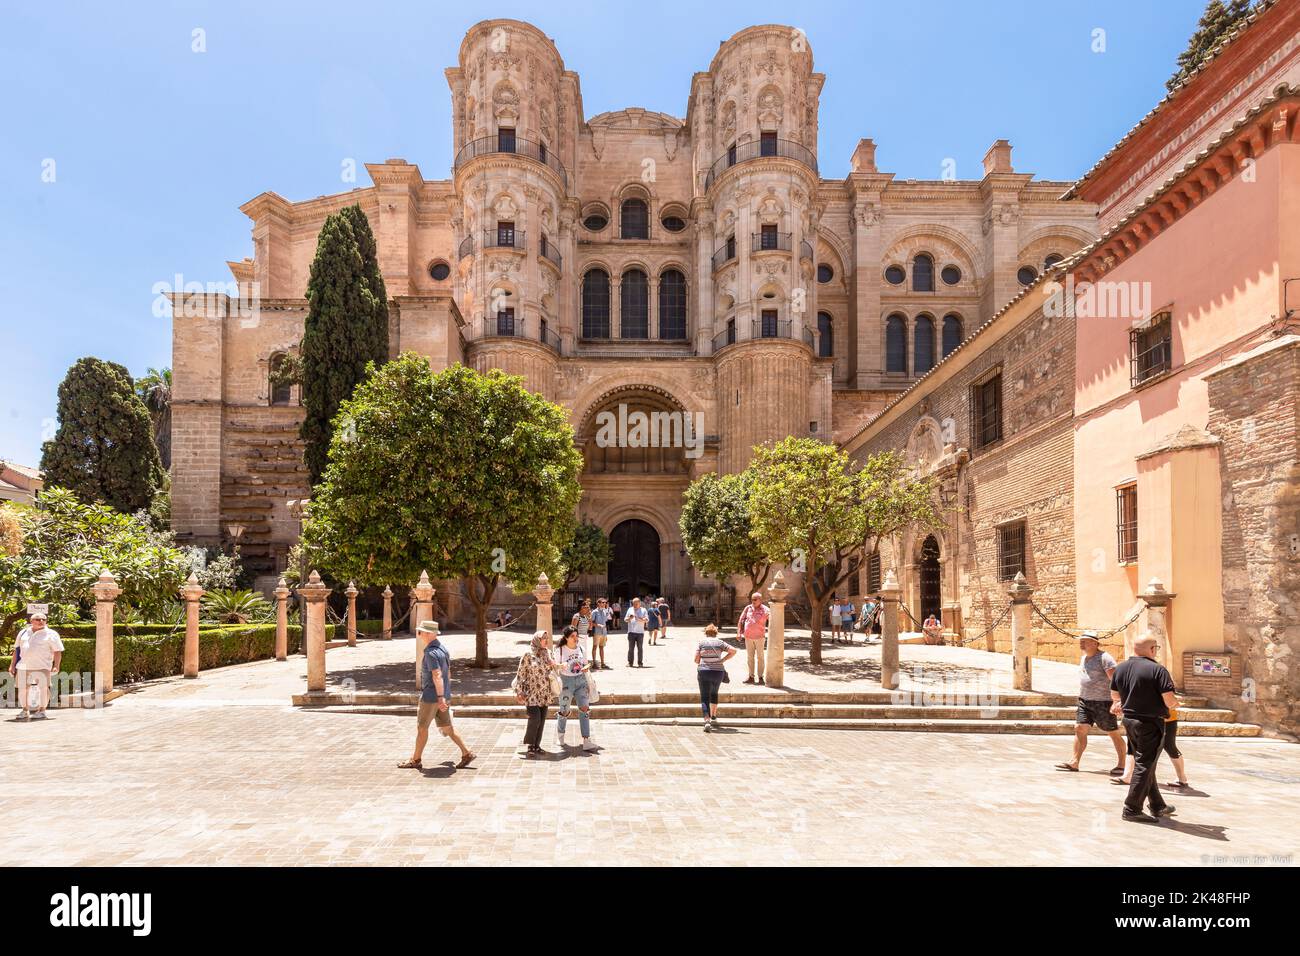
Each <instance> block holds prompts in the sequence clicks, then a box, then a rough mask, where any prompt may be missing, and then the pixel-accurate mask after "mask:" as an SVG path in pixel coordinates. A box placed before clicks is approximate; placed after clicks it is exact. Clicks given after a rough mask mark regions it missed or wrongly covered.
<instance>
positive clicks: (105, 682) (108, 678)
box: [91, 568, 122, 694]
mask: <svg viewBox="0 0 1300 956" xmlns="http://www.w3.org/2000/svg"><path fill="white" fill-rule="evenodd" d="M91 590H92V591H94V593H95V680H96V684H97V687H96V689H97V690H98V691H99V692H100V693H101V694H105V693H108V691H110V690H112V689H113V605H114V603H116V601H117V598H118V595H120V594H121V593H122V589H121V588H120V587H118V586H117V579H116V578H114V577H113V575H112V573H111V572H109V570H108V569H107V568H105V569H104V570H103V571H101V572H99V580H98V581H96V582H95V585H94V587H92V588H91Z"/></svg>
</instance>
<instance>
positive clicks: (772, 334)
mask: <svg viewBox="0 0 1300 956" xmlns="http://www.w3.org/2000/svg"><path fill="white" fill-rule="evenodd" d="M791 333H792V324H791V322H790V320H789V319H762V318H759V319H755V320H754V338H756V339H788V338H792V337H793V336H792V334H791Z"/></svg>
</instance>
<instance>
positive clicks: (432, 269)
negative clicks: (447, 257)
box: [429, 262, 451, 282]
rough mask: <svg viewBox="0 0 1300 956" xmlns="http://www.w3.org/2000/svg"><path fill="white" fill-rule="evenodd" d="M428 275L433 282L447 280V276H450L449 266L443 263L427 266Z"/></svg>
mask: <svg viewBox="0 0 1300 956" xmlns="http://www.w3.org/2000/svg"><path fill="white" fill-rule="evenodd" d="M429 275H431V276H432V277H433V279H434V281H435V282H441V281H442V280H443V279H445V278H447V276H449V275H451V266H449V265H447V263H445V262H435V263H434V264H433V265H431V266H429Z"/></svg>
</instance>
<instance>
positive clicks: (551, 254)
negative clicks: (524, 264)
mask: <svg viewBox="0 0 1300 956" xmlns="http://www.w3.org/2000/svg"><path fill="white" fill-rule="evenodd" d="M537 251H538V252H540V253H541V254H542V255H543V256H545V257H546V258H547V259H550V260H551V261H552V262H554V263H555V266H556V268H558V269H563V267H564V266H563V262H562V260H561V259H560V250H559V249H556V248H555V244H554V243H552V242H551V241H550V240H549V239H547V238H546V237H545V236H542V239H541V241H540V242H539V243H538V244H537Z"/></svg>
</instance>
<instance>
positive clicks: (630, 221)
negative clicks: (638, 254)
mask: <svg viewBox="0 0 1300 956" xmlns="http://www.w3.org/2000/svg"><path fill="white" fill-rule="evenodd" d="M620 234H621V235H622V237H623V238H624V239H649V238H650V209H649V207H647V206H646V204H645V200H644V199H625V200H623V211H622V232H621V233H620Z"/></svg>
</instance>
